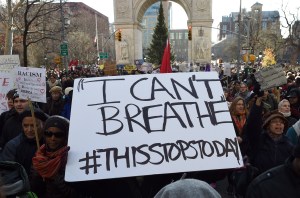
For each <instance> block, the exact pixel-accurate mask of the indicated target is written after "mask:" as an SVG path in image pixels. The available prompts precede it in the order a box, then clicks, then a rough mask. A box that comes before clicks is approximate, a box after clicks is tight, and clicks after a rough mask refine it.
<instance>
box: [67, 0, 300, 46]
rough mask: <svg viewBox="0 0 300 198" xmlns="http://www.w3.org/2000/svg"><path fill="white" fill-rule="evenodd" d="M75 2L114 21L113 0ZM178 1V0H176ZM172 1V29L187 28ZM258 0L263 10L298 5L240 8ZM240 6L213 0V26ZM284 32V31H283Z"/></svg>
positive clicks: (246, 0)
mask: <svg viewBox="0 0 300 198" xmlns="http://www.w3.org/2000/svg"><path fill="white" fill-rule="evenodd" d="M73 1H75V2H84V3H85V4H87V5H88V6H91V7H92V8H94V9H96V10H97V11H99V12H101V13H102V14H104V15H106V16H107V17H108V18H109V22H113V21H114V10H113V0H83V1H82V0H81V1H80V0H73ZM177 1H178V0H177ZM172 2H173V9H174V10H173V13H176V14H174V16H173V24H172V28H173V29H182V28H187V26H186V24H187V15H186V13H185V12H184V10H183V8H182V7H181V6H180V5H179V4H177V3H174V2H176V1H172ZM256 2H259V3H261V4H263V11H273V10H278V11H279V12H280V13H281V5H282V4H283V5H284V6H287V8H288V9H287V10H289V11H291V12H293V13H296V8H299V7H300V1H299V0H242V8H246V10H247V11H250V9H251V6H252V5H253V4H255V3H256ZM239 7H240V0H213V4H212V15H213V16H212V18H213V20H214V22H213V25H212V26H213V27H217V26H218V24H219V23H220V21H221V20H222V16H228V15H229V14H230V13H231V12H238V11H239ZM281 14H282V13H281ZM283 33H284V31H283ZM217 34H218V30H214V29H213V31H212V40H213V41H216V40H217Z"/></svg>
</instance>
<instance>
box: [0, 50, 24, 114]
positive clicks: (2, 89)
mask: <svg viewBox="0 0 300 198" xmlns="http://www.w3.org/2000/svg"><path fill="white" fill-rule="evenodd" d="M19 66H20V60H19V56H18V55H0V114H1V113H2V112H4V111H8V110H9V108H8V105H7V98H6V94H7V92H8V91H9V90H11V89H13V88H14V72H13V68H15V67H19Z"/></svg>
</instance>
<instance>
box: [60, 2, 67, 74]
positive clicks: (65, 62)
mask: <svg viewBox="0 0 300 198" xmlns="http://www.w3.org/2000/svg"><path fill="white" fill-rule="evenodd" d="M59 3H60V20H61V44H67V41H66V35H65V17H64V9H63V3H62V0H60V1H59ZM67 50H68V47H67ZM67 56H68V52H67V55H64V56H63V67H65V68H66V72H67V73H68V64H67Z"/></svg>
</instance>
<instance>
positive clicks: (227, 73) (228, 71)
mask: <svg viewBox="0 0 300 198" xmlns="http://www.w3.org/2000/svg"><path fill="white" fill-rule="evenodd" d="M224 75H225V76H231V65H230V64H229V63H224Z"/></svg>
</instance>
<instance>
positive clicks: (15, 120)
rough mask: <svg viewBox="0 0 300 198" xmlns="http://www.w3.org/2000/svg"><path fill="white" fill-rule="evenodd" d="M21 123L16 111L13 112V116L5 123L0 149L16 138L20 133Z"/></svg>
mask: <svg viewBox="0 0 300 198" xmlns="http://www.w3.org/2000/svg"><path fill="white" fill-rule="evenodd" d="M22 130H23V129H22V122H21V120H20V115H19V113H17V112H16V111H14V113H13V115H12V116H11V117H10V118H9V119H8V120H7V121H6V122H5V124H4V126H3V129H2V134H1V139H0V147H1V148H4V146H5V144H6V143H7V142H8V141H9V140H11V139H13V138H14V137H16V136H18V135H19V134H20V133H21V132H22Z"/></svg>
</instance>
